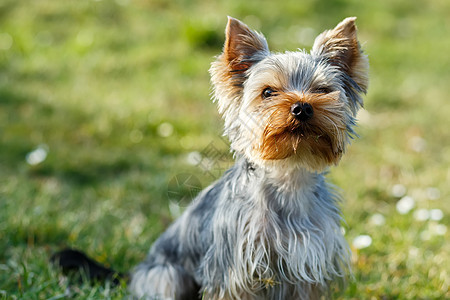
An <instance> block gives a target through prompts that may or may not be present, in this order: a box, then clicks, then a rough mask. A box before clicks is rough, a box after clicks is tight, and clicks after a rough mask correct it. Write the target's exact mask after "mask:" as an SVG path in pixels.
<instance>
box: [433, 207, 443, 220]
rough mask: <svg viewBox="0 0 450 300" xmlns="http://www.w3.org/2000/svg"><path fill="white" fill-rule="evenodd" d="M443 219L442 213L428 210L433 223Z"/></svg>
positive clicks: (436, 210) (437, 210)
mask: <svg viewBox="0 0 450 300" xmlns="http://www.w3.org/2000/svg"><path fill="white" fill-rule="evenodd" d="M443 217H444V213H443V212H442V210H440V209H437V208H436V209H430V219H431V220H433V221H440V220H442V218H443Z"/></svg>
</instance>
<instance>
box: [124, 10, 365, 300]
mask: <svg viewBox="0 0 450 300" xmlns="http://www.w3.org/2000/svg"><path fill="white" fill-rule="evenodd" d="M355 19H356V18H354V17H352V18H346V19H345V20H343V21H342V22H341V23H339V24H338V25H337V26H336V27H335V28H334V29H332V30H327V31H325V32H323V33H321V34H320V35H319V36H318V37H317V38H316V39H315V42H314V45H313V47H312V50H311V52H310V53H307V52H305V51H303V50H299V51H297V52H285V53H271V52H270V51H269V48H268V46H267V42H266V39H265V38H264V36H263V35H262V34H260V33H257V32H255V31H253V30H251V29H250V28H249V27H247V25H245V24H244V23H242V22H241V21H239V20H236V19H233V18H229V19H228V24H227V27H226V40H225V45H224V48H223V53H222V54H221V55H219V56H218V57H217V59H216V61H214V62H213V63H212V66H211V68H210V73H211V78H212V85H213V87H214V100H215V101H216V102H217V104H218V109H219V112H220V114H221V115H222V116H223V118H224V121H225V135H226V136H228V138H229V139H230V141H231V149H232V151H233V152H234V154H235V156H236V158H237V161H236V164H235V165H234V166H233V167H232V168H231V169H230V170H228V171H227V172H226V173H225V174H224V175H223V177H222V178H220V179H219V180H217V181H216V182H214V183H213V184H212V185H210V186H209V187H208V188H206V189H205V190H203V191H202V192H201V193H200V194H199V195H198V196H197V197H196V198H195V199H194V200H193V202H192V204H191V205H190V206H189V207H188V208H187V209H186V211H185V212H184V214H183V215H182V216H181V217H180V218H179V219H178V220H176V221H175V223H173V224H172V225H171V226H170V227H169V228H168V229H167V231H166V232H164V233H163V234H162V235H161V237H160V238H159V239H158V240H157V241H156V242H155V243H154V244H153V246H152V247H151V249H150V252H149V254H148V257H147V258H146V260H145V261H144V262H142V263H141V264H140V265H139V266H137V268H136V269H135V270H134V272H133V273H132V275H131V284H130V288H131V291H132V292H133V294H134V295H135V296H137V297H142V298H145V299H177V300H179V299H199V298H200V299H245V300H247V299H318V298H320V297H322V296H324V297H326V296H327V295H329V292H328V291H329V289H330V285H331V283H332V282H336V281H340V279H342V278H344V277H345V276H346V274H347V273H348V268H349V252H350V251H349V248H348V245H347V243H346V241H345V239H344V237H343V235H342V233H341V229H340V223H341V221H342V217H341V213H340V210H339V208H338V204H339V197H338V195H336V192H335V191H334V189H333V187H332V186H331V185H330V184H328V183H327V182H326V180H325V178H324V173H325V172H326V170H327V168H328V167H329V166H332V165H336V164H337V163H338V162H339V160H340V158H341V157H342V154H343V153H344V152H345V149H346V146H347V144H349V141H350V139H351V138H352V137H353V136H354V135H355V134H354V131H353V126H354V125H355V117H356V113H357V111H358V109H359V108H360V107H361V106H362V105H363V100H362V98H361V96H362V94H363V93H365V92H366V90H367V86H368V59H367V56H366V55H364V54H363V52H362V50H361V47H360V45H359V42H358V40H357V37H356V31H357V30H356V26H355Z"/></svg>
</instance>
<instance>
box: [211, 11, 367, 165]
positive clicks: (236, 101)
mask: <svg viewBox="0 0 450 300" xmlns="http://www.w3.org/2000/svg"><path fill="white" fill-rule="evenodd" d="M355 19H356V18H346V19H345V20H343V21H342V22H341V23H339V24H338V25H337V26H336V27H335V28H334V29H332V30H327V31H325V32H323V33H321V34H320V35H319V36H318V37H317V38H316V40H315V42H314V45H313V48H312V50H311V52H310V53H307V52H305V51H302V50H299V51H298V52H285V53H271V52H270V51H269V48H268V45H267V42H266V39H265V38H264V36H263V35H261V34H259V33H257V32H255V31H253V30H251V29H250V28H248V27H247V25H245V24H244V23H242V22H240V21H239V20H236V19H233V18H229V19H228V24H227V27H226V31H225V33H226V40H225V45H224V49H223V53H222V54H221V55H220V56H218V58H217V60H216V61H215V62H213V63H212V66H211V69H210V73H211V76H212V83H213V86H214V97H215V100H216V101H217V103H218V108H219V112H220V113H221V114H222V116H223V118H224V120H225V134H226V135H228V137H229V138H230V141H231V147H232V149H233V150H234V151H236V152H238V153H241V154H243V155H245V156H246V157H247V158H248V159H249V160H250V161H252V162H254V163H256V164H259V165H273V164H277V163H283V165H289V166H295V167H303V168H307V169H309V170H312V171H321V170H323V169H324V168H325V167H327V166H329V165H332V164H337V163H338V162H339V160H340V158H341V156H342V154H343V153H344V151H345V148H346V145H347V144H348V142H349V139H350V137H351V135H352V134H353V129H352V127H353V125H354V124H355V115H356V112H357V111H358V109H359V108H360V107H361V106H362V104H363V101H362V98H361V94H362V93H365V92H366V90H367V86H368V66H369V65H368V59H367V57H366V56H365V55H364V54H363V53H362V50H361V48H360V45H359V43H358V40H357V37H356V26H355Z"/></svg>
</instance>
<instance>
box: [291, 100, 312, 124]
mask: <svg viewBox="0 0 450 300" xmlns="http://www.w3.org/2000/svg"><path fill="white" fill-rule="evenodd" d="M291 114H292V115H293V116H294V118H296V119H297V120H299V121H303V122H304V121H308V120H309V119H311V118H312V116H313V114H314V110H313V107H312V106H311V104H309V103H303V102H297V103H294V104H293V105H292V106H291Z"/></svg>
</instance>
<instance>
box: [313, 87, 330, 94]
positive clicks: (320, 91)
mask: <svg viewBox="0 0 450 300" xmlns="http://www.w3.org/2000/svg"><path fill="white" fill-rule="evenodd" d="M312 92H313V93H315V94H329V93H331V92H332V90H331V89H330V88H328V87H326V86H321V87H318V88H315V89H313V90H312Z"/></svg>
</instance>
